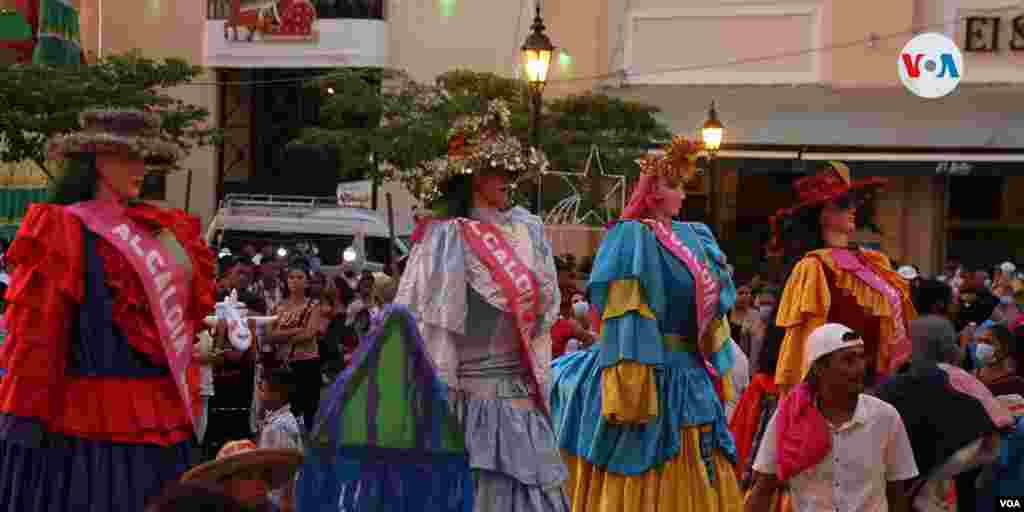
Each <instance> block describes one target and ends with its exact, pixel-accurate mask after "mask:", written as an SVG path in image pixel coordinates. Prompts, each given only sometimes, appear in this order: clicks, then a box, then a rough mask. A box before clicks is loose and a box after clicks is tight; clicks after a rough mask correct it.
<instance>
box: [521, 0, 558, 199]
mask: <svg viewBox="0 0 1024 512" xmlns="http://www.w3.org/2000/svg"><path fill="white" fill-rule="evenodd" d="M544 28H545V27H544V19H543V18H541V16H540V1H539V0H538V1H537V14H536V16H534V18H533V25H532V26H531V27H530V29H531V30H532V32H530V35H529V36H526V42H525V43H523V47H522V48H521V50H522V52H523V64H524V65H525V67H526V82H527V84H529V87H530V102H531V107H532V108H531V109H530V145H531V146H534V147H538V146H539V145H540V113H541V109H542V108H544V103H543V97H544V86H545V85H546V84H547V80H548V69H549V68H550V67H551V55H552V54H553V53H554V52H555V46H554V45H553V44H551V39H549V38H548V36H547V34H545V33H544ZM540 208H541V204H540V185H539V184H538V186H537V214H541V213H542V212H541V211H540Z"/></svg>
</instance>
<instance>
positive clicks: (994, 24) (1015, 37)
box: [964, 14, 1024, 53]
mask: <svg viewBox="0 0 1024 512" xmlns="http://www.w3.org/2000/svg"><path fill="white" fill-rule="evenodd" d="M1007 25H1008V26H1009V30H1006V28H1005V27H1007ZM964 29H965V30H964V51H965V52H993V53H994V52H998V51H1001V50H1002V49H1003V48H1006V47H1009V49H1010V51H1012V52H1024V14H1021V15H1019V16H1017V17H1015V18H1011V19H1003V18H999V17H992V16H971V17H968V18H966V20H965V22H964ZM1004 44H1006V45H1007V46H1004Z"/></svg>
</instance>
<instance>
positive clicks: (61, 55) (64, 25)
mask: <svg viewBox="0 0 1024 512" xmlns="http://www.w3.org/2000/svg"><path fill="white" fill-rule="evenodd" d="M36 37H37V38H38V42H36V47H35V51H34V52H33V54H32V62H34V63H36V64H49V65H51V66H65V65H75V64H80V63H81V62H82V47H81V39H82V34H81V31H80V27H79V20H78V11H77V10H76V9H75V6H74V5H73V4H72V3H71V0H39V31H38V33H37V34H36Z"/></svg>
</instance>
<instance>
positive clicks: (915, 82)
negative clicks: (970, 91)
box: [897, 32, 964, 98]
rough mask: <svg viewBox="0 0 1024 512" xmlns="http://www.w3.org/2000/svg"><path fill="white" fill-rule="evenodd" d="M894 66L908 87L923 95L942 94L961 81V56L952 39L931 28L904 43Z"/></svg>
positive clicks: (962, 60)
mask: <svg viewBox="0 0 1024 512" xmlns="http://www.w3.org/2000/svg"><path fill="white" fill-rule="evenodd" d="M897 66H898V68H899V74H900V81H901V82H903V86H904V87H906V88H907V90H909V91H910V92H912V93H913V94H914V95H916V96H920V97H922V98H941V97H943V96H946V95H947V94H949V93H951V92H953V91H954V90H956V87H957V86H958V85H960V78H961V77H962V76H963V73H964V57H963V54H961V53H960V48H957V46H956V43H954V42H953V40H952V39H950V38H948V37H946V36H944V35H942V34H936V33H933V32H930V33H927V34H921V35H918V36H916V37H914V38H913V39H911V40H910V42H908V43H907V44H906V46H904V47H903V51H901V52H900V58H899V62H898V63H897Z"/></svg>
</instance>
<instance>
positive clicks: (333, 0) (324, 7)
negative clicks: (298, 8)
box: [206, 0, 384, 20]
mask: <svg viewBox="0 0 1024 512" xmlns="http://www.w3.org/2000/svg"><path fill="white" fill-rule="evenodd" d="M309 1H310V3H312V4H313V7H315V8H316V16H317V18H319V19H357V20H383V19H384V0H309ZM231 5H232V0H207V1H206V19H208V20H226V19H229V18H231Z"/></svg>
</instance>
